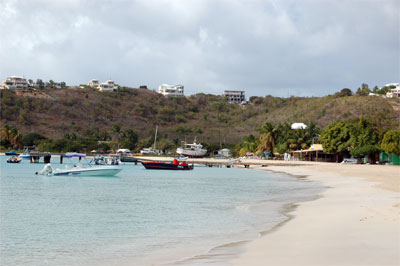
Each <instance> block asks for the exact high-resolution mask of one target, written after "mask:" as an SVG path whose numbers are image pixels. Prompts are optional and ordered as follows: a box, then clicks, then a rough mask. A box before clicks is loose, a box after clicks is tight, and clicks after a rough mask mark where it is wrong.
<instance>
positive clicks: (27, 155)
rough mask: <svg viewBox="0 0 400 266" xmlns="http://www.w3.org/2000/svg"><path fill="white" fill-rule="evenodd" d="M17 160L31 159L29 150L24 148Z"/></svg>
mask: <svg viewBox="0 0 400 266" xmlns="http://www.w3.org/2000/svg"><path fill="white" fill-rule="evenodd" d="M19 158H21V159H25V160H29V159H30V158H31V154H30V153H29V149H28V148H24V150H23V151H22V153H21V154H20V155H19Z"/></svg>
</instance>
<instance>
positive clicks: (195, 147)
mask: <svg viewBox="0 0 400 266" xmlns="http://www.w3.org/2000/svg"><path fill="white" fill-rule="evenodd" d="M176 153H177V154H179V155H184V156H187V157H189V158H200V157H204V156H205V155H206V154H207V150H206V149H203V145H201V144H200V143H196V139H194V141H193V143H191V144H188V143H186V142H185V143H184V144H183V147H179V148H177V149H176Z"/></svg>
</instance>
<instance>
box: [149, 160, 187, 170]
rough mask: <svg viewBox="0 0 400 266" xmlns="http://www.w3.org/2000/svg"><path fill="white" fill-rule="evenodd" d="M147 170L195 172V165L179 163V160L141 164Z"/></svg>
mask: <svg viewBox="0 0 400 266" xmlns="http://www.w3.org/2000/svg"><path fill="white" fill-rule="evenodd" d="M141 163H142V165H143V166H144V167H145V168H146V169H153V170H193V165H188V164H187V163H186V162H182V163H179V162H178V160H176V159H175V160H174V161H173V162H141Z"/></svg>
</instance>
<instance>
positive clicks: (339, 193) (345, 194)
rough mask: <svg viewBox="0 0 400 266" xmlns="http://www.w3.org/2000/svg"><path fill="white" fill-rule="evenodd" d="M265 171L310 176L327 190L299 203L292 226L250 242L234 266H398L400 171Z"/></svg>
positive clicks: (320, 167)
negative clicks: (314, 197) (311, 199)
mask: <svg viewBox="0 0 400 266" xmlns="http://www.w3.org/2000/svg"><path fill="white" fill-rule="evenodd" d="M278 164H279V163H278ZM282 164H283V162H282ZM267 169H268V170H273V171H280V172H286V173H290V174H295V175H307V176H308V178H309V179H310V180H315V181H320V182H322V184H323V185H325V186H328V187H329V188H328V189H327V190H326V191H324V192H323V193H322V195H321V196H322V197H321V198H319V199H317V200H314V201H309V202H303V203H300V204H299V206H298V208H297V209H296V210H295V211H293V212H292V213H291V214H292V215H294V218H293V219H292V220H290V221H288V222H287V223H285V224H284V225H283V226H281V227H280V228H278V229H277V230H275V231H273V232H271V233H269V234H266V235H264V236H263V237H261V238H259V239H257V240H255V241H252V242H250V243H249V244H248V245H247V246H246V250H245V252H244V253H243V254H241V255H240V256H239V258H238V259H236V260H235V261H234V262H233V264H234V265H245V266H251V265H400V219H399V218H400V193H399V191H400V185H399V184H400V167H397V166H379V165H340V164H332V163H318V164H307V163H304V164H302V165H300V166H269V167H267Z"/></svg>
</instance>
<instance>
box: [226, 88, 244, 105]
mask: <svg viewBox="0 0 400 266" xmlns="http://www.w3.org/2000/svg"><path fill="white" fill-rule="evenodd" d="M224 96H225V97H226V98H227V99H228V102H229V103H236V104H245V103H246V96H245V92H244V91H230V90H225V91H224Z"/></svg>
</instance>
